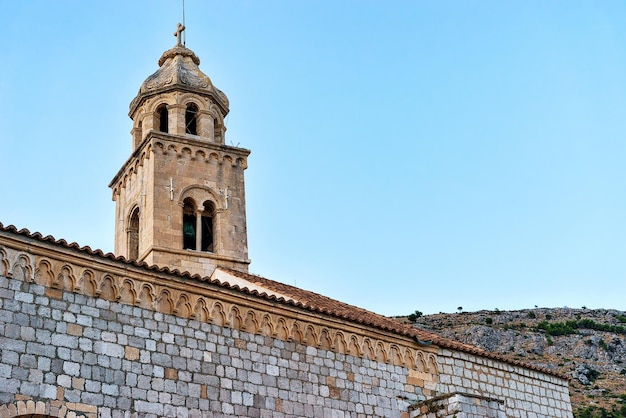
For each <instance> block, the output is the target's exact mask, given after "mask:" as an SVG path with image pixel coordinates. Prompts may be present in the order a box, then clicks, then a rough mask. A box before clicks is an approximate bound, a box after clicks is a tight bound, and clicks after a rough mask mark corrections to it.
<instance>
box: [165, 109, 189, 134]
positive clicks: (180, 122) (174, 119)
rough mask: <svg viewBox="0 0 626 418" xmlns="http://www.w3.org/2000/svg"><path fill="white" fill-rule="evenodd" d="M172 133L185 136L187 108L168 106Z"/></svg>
mask: <svg viewBox="0 0 626 418" xmlns="http://www.w3.org/2000/svg"><path fill="white" fill-rule="evenodd" d="M167 112H168V124H169V130H170V133H172V134H175V135H185V106H183V105H181V104H173V105H169V106H167Z"/></svg>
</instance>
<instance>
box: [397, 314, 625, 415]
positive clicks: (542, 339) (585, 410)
mask: <svg viewBox="0 0 626 418" xmlns="http://www.w3.org/2000/svg"><path fill="white" fill-rule="evenodd" d="M398 319H401V320H404V321H406V322H411V323H412V324H413V325H414V326H416V327H419V328H423V329H425V330H429V331H434V332H436V333H438V334H440V335H443V336H445V337H448V338H451V339H454V340H458V341H461V342H464V343H468V344H472V345H475V346H478V347H481V348H483V349H484V350H488V351H492V352H496V353H500V354H503V355H505V356H507V357H510V358H512V359H515V360H521V361H525V362H528V363H531V364H535V365H538V366H541V367H545V368H548V369H553V370H558V371H559V372H561V373H562V374H564V375H567V376H570V377H571V382H570V394H571V397H572V404H573V408H574V411H575V416H576V417H580V418H588V417H614V418H620V417H626V313H625V312H622V311H616V310H606V309H596V310H590V309H570V308H556V309H544V308H537V309H528V310H521V311H497V310H496V311H479V312H462V311H461V312H459V313H454V314H437V315H427V316H420V313H419V312H416V314H413V315H410V316H409V317H403V318H398Z"/></svg>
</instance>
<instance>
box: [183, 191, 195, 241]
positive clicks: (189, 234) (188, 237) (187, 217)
mask: <svg viewBox="0 0 626 418" xmlns="http://www.w3.org/2000/svg"><path fill="white" fill-rule="evenodd" d="M183 249H185V250H195V249H196V204H195V202H194V201H193V199H190V198H186V199H185V200H184V201H183Z"/></svg>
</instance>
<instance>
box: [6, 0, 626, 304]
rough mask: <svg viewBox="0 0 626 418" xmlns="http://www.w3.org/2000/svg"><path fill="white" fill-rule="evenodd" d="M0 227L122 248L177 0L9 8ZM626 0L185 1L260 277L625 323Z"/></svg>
mask: <svg viewBox="0 0 626 418" xmlns="http://www.w3.org/2000/svg"><path fill="white" fill-rule="evenodd" d="M0 6H1V10H2V13H1V14H0V27H1V28H2V29H1V31H2V33H1V35H2V36H0V50H2V58H1V61H0V62H1V64H2V65H0V126H1V127H2V130H1V134H0V175H1V177H2V179H3V180H4V181H3V193H2V196H3V197H2V199H1V200H0V222H2V223H3V224H5V225H8V224H14V225H16V226H17V227H18V228H28V229H30V230H31V231H39V232H41V233H43V234H44V235H47V234H50V235H53V236H54V237H56V238H57V239H60V238H64V239H66V240H68V241H76V242H78V243H79V244H80V245H89V246H91V247H92V248H101V249H103V250H104V251H112V250H113V212H114V203H113V202H112V201H111V194H110V190H109V189H108V187H107V185H108V183H109V181H110V180H111V179H112V178H113V176H114V175H115V173H116V172H117V170H118V169H119V167H120V166H121V165H122V164H123V162H124V161H125V160H126V159H127V158H128V156H129V155H130V152H131V148H130V147H131V137H130V133H129V132H130V129H131V121H130V119H129V118H128V115H127V113H128V104H129V103H130V101H131V100H132V98H133V97H134V96H135V94H136V93H137V89H138V88H139V86H140V85H141V82H142V81H143V80H144V79H145V78H146V77H147V76H148V75H150V74H152V73H153V72H154V71H155V70H156V69H157V60H158V58H159V57H160V55H161V53H162V52H163V51H164V50H166V49H168V48H170V47H172V46H173V45H174V43H175V38H174V36H173V35H172V34H173V32H174V30H175V28H176V23H177V22H178V21H180V20H181V15H182V13H181V7H180V1H171V0H168V1H165V0H152V1H142V0H136V1H132V2H128V1H121V0H109V1H106V2H85V1H78V0H76V1H62V2H50V1H43V0H41V1H36V0H31V1H28V2H25V1H24V2H22V1H20V2H16V1H8V0H2V1H0ZM625 20H626V4H624V3H623V2H621V1H603V2H589V1H580V2H579V1H552V2H545V1H507V2H502V1H393V2H379V1H349V0H343V1H340V2H335V1H308V0H303V1H297V2H294V1H263V2H258V1H229V2H217V1H205V0H187V1H186V22H185V23H186V25H187V33H186V44H187V47H189V48H191V49H192V50H194V51H195V52H196V54H197V55H198V56H199V57H200V59H201V61H202V63H201V69H202V70H203V71H204V72H205V73H206V74H208V75H209V76H210V77H211V79H212V81H213V82H214V84H215V85H216V86H217V87H218V88H220V89H221V90H223V91H224V92H225V93H226V94H227V96H228V97H229V99H230V102H231V112H230V115H229V117H228V119H227V128H228V131H227V134H226V140H227V143H229V144H232V145H238V146H241V147H244V148H248V149H251V150H252V154H251V156H250V159H249V168H248V170H247V171H246V193H247V211H248V234H249V253H250V258H251V259H252V265H251V268H250V271H251V272H253V273H257V274H261V275H263V276H265V277H268V278H271V279H274V280H278V281H282V282H286V283H289V284H295V285H297V286H300V287H303V288H306V289H309V290H313V291H316V292H319V293H322V294H325V295H328V296H331V297H333V298H336V299H340V300H342V301H345V302H348V303H351V304H354V305H358V306H361V307H364V308H367V309H370V310H373V311H376V312H379V313H382V314H387V315H399V314H408V313H410V312H412V311H414V310H416V309H417V310H421V311H423V312H425V313H436V312H440V311H442V312H453V311H456V309H457V307H459V306H462V307H463V308H464V309H465V310H478V309H495V308H498V309H501V310H502V309H517V308H531V307H533V306H535V305H538V306H546V307H558V306H570V307H581V306H583V305H584V306H587V307H590V308H598V307H604V308H616V309H622V310H623V309H626V306H624V300H625V295H626V263H625V257H624V254H625V253H626V225H625V222H624V219H626V200H625V198H624V196H625V192H626V187H625V186H626V185H625V181H624V179H625V178H626V164H624V162H625V161H626V122H625V121H626V118H625V115H626V82H625V81H626V24H625V23H626V22H625Z"/></svg>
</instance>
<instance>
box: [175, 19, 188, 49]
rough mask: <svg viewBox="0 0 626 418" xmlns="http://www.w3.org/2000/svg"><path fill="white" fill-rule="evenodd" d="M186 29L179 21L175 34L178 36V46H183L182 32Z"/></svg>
mask: <svg viewBox="0 0 626 418" xmlns="http://www.w3.org/2000/svg"><path fill="white" fill-rule="evenodd" d="M184 30H185V27H184V26H183V25H181V24H180V23H179V24H178V26H177V27H176V32H174V36H175V37H176V46H183V44H182V42H181V38H182V33H183V31H184Z"/></svg>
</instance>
